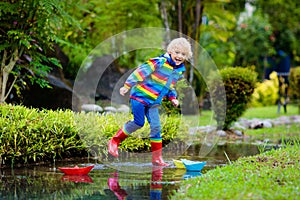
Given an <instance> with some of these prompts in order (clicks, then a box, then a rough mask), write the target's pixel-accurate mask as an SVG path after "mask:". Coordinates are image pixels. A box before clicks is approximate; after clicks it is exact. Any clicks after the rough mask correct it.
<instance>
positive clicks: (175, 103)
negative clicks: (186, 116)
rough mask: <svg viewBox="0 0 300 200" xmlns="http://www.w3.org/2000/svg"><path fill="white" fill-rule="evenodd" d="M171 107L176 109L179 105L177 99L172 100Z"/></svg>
mask: <svg viewBox="0 0 300 200" xmlns="http://www.w3.org/2000/svg"><path fill="white" fill-rule="evenodd" d="M171 102H172V105H173V106H175V107H177V106H178V105H179V101H178V100H177V99H172V101H171Z"/></svg>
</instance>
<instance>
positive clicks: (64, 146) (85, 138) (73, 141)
mask: <svg viewBox="0 0 300 200" xmlns="http://www.w3.org/2000/svg"><path fill="white" fill-rule="evenodd" d="M130 117H131V115H130V114H128V113H126V114H125V113H115V114H106V115H98V114H97V113H74V112H73V111H71V110H57V111H52V110H38V109H34V108H32V109H29V108H26V107H24V106H12V105H8V104H3V105H0V165H1V164H4V165H15V164H29V163H37V162H44V161H54V160H55V159H63V158H70V157H79V156H80V157H82V156H88V155H89V154H92V153H95V152H96V153H99V152H101V153H104V154H107V142H108V140H109V139H110V138H111V137H112V136H113V135H114V134H115V133H116V131H117V130H118V129H119V128H120V127H121V126H122V125H123V124H124V123H125V122H126V121H127V120H129V119H130ZM180 122H181V118H180V117H179V115H169V116H162V117H161V123H162V129H163V132H162V137H163V143H164V144H167V143H168V142H170V141H171V140H173V139H174V138H175V137H177V132H178V131H179V130H181V133H182V132H183V131H184V130H183V129H182V127H185V128H186V130H187V126H188V125H184V126H181V125H180ZM148 137H149V125H148V124H146V125H145V127H143V128H142V129H141V130H139V131H137V132H136V133H134V135H133V136H130V137H128V139H127V140H125V141H124V142H122V145H121V146H120V147H121V148H123V149H124V150H126V151H148V150H149V149H150V140H149V139H148Z"/></svg>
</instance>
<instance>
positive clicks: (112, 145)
mask: <svg viewBox="0 0 300 200" xmlns="http://www.w3.org/2000/svg"><path fill="white" fill-rule="evenodd" d="M127 137H128V135H127V134H126V133H124V131H123V130H122V129H120V130H118V132H117V133H116V134H115V136H113V137H112V138H111V140H109V142H108V152H109V153H110V154H111V155H112V156H114V157H116V158H117V157H118V156H119V153H118V146H119V144H120V143H121V142H122V141H123V140H125V139H126V138H127Z"/></svg>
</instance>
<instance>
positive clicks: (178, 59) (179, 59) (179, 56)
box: [169, 50, 187, 65]
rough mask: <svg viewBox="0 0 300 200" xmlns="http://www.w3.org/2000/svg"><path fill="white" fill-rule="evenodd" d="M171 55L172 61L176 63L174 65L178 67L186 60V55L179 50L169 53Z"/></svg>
mask: <svg viewBox="0 0 300 200" xmlns="http://www.w3.org/2000/svg"><path fill="white" fill-rule="evenodd" d="M169 54H170V55H171V58H172V60H173V61H174V62H175V63H176V65H180V64H181V63H183V62H184V61H185V59H186V56H187V55H186V53H185V52H183V51H181V50H174V51H172V52H169Z"/></svg>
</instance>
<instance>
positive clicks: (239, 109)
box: [209, 67, 257, 130]
mask: <svg viewBox="0 0 300 200" xmlns="http://www.w3.org/2000/svg"><path fill="white" fill-rule="evenodd" d="M220 74H221V77H222V81H220V80H219V79H218V77H216V75H214V76H212V77H211V78H210V80H209V85H210V86H211V91H212V92H211V94H210V95H211V98H212V100H213V101H215V102H214V105H215V106H214V108H213V110H214V114H215V118H216V120H217V123H218V129H223V130H228V129H229V127H230V125H231V124H232V123H233V122H235V121H236V120H237V119H238V118H239V117H241V116H242V114H243V113H244V112H245V111H246V109H247V106H248V103H249V102H250V101H251V96H252V94H253V91H254V88H255V83H256V78H257V73H256V72H255V71H253V70H251V69H249V68H242V67H227V68H224V69H222V70H220ZM223 87H224V88H225V92H226V102H221V101H218V97H219V96H220V95H222V94H220V92H221V91H222V88H223ZM224 109H226V111H225V112H224ZM224 113H226V116H224ZM223 122H224V124H223Z"/></svg>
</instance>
